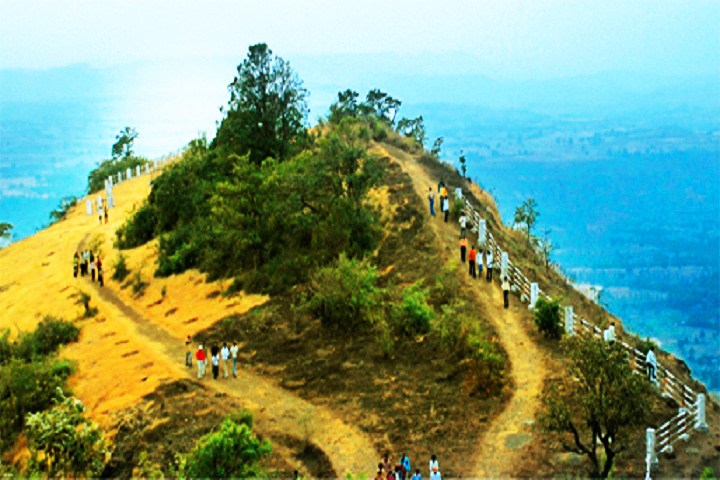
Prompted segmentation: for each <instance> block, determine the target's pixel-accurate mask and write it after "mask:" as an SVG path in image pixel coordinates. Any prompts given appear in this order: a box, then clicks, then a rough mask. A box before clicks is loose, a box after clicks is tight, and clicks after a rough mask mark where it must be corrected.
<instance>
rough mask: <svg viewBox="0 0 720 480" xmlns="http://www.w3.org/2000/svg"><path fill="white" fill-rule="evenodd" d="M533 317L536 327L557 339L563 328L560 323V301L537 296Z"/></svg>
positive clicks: (549, 336)
mask: <svg viewBox="0 0 720 480" xmlns="http://www.w3.org/2000/svg"><path fill="white" fill-rule="evenodd" d="M533 318H534V319H535V325H537V327H538V329H539V330H540V331H541V332H542V333H543V335H545V336H546V337H548V338H554V339H559V338H560V337H561V336H562V333H563V328H562V326H561V325H560V302H558V301H557V300H554V299H553V300H546V299H544V298H542V297H541V298H539V299H538V301H537V302H536V303H535V309H534V310H533Z"/></svg>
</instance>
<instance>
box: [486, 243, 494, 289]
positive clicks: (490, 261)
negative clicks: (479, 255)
mask: <svg viewBox="0 0 720 480" xmlns="http://www.w3.org/2000/svg"><path fill="white" fill-rule="evenodd" d="M486 261H487V281H488V282H492V271H493V253H492V250H488V251H487V256H486Z"/></svg>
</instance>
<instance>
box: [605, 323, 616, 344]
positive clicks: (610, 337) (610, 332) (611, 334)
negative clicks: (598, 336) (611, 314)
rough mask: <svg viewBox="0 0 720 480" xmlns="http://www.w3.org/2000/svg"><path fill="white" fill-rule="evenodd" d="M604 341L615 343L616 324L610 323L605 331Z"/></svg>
mask: <svg viewBox="0 0 720 480" xmlns="http://www.w3.org/2000/svg"><path fill="white" fill-rule="evenodd" d="M603 340H605V341H606V342H608V343H613V342H614V341H615V323H614V322H610V326H609V327H608V328H607V329H605V330H603Z"/></svg>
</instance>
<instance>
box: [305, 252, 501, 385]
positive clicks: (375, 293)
mask: <svg viewBox="0 0 720 480" xmlns="http://www.w3.org/2000/svg"><path fill="white" fill-rule="evenodd" d="M458 288H459V280H458V279H457V275H456V274H455V273H454V272H453V271H452V265H450V266H446V267H445V268H443V269H441V271H440V272H439V273H438V275H437V277H436V279H435V283H434V285H433V286H432V287H431V288H428V287H424V286H423V285H421V284H419V283H415V284H412V285H409V286H407V287H405V288H403V289H402V290H399V291H398V290H397V289H396V288H395V287H394V286H393V285H390V286H388V287H387V288H381V287H379V286H378V285H377V272H376V269H375V267H374V266H373V265H372V264H371V263H370V262H369V261H367V260H362V261H361V260H357V259H351V258H348V257H346V256H344V255H341V256H340V257H339V259H338V260H337V261H336V262H335V263H333V264H332V265H328V266H324V267H322V268H319V269H317V270H316V271H315V272H314V273H313V274H312V275H311V278H310V282H309V294H308V295H307V298H306V299H305V300H304V307H305V308H307V309H308V311H309V312H310V313H312V314H313V315H316V316H317V317H318V318H320V319H321V321H322V322H323V323H324V324H325V325H327V326H331V327H337V328H342V329H344V330H346V331H349V332H353V331H358V330H361V329H368V328H369V329H375V330H376V331H377V332H378V336H379V338H380V339H381V340H382V344H383V345H384V346H385V348H386V351H390V350H392V348H393V346H394V340H393V338H413V337H416V336H419V335H433V336H437V337H438V339H439V340H440V343H441V344H442V345H443V347H444V348H445V349H446V350H447V353H448V355H449V356H452V357H455V356H457V357H458V359H464V360H465V363H466V364H467V366H468V368H467V374H466V382H465V384H466V388H467V390H468V391H469V392H470V393H471V394H475V395H480V396H492V395H496V394H498V393H499V392H500V391H501V390H502V388H503V386H504V385H505V381H506V380H505V368H506V359H505V357H504V356H503V354H502V352H501V350H500V349H499V347H498V346H497V344H496V343H494V342H492V341H490V340H488V337H489V336H488V335H487V333H486V332H484V331H483V329H482V327H481V326H480V324H479V323H478V322H477V321H476V320H475V319H474V318H473V317H472V312H471V311H470V308H469V307H467V306H466V304H465V303H463V302H460V301H458V300H457V292H458Z"/></svg>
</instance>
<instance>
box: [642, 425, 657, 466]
mask: <svg viewBox="0 0 720 480" xmlns="http://www.w3.org/2000/svg"><path fill="white" fill-rule="evenodd" d="M645 463H647V464H648V465H650V466H651V467H653V466H655V465H657V464H658V457H657V452H656V451H655V429H654V428H648V429H647V430H646V431H645Z"/></svg>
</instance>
